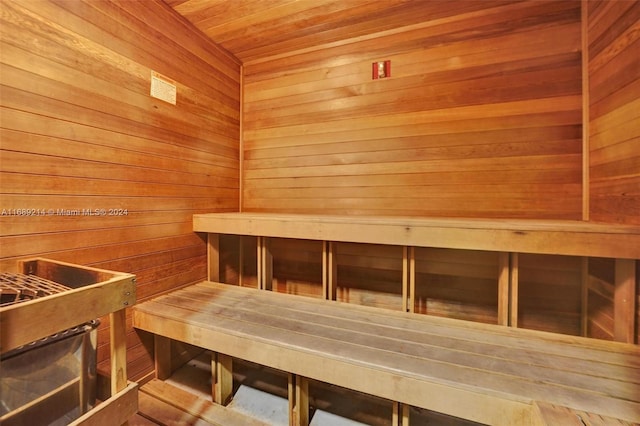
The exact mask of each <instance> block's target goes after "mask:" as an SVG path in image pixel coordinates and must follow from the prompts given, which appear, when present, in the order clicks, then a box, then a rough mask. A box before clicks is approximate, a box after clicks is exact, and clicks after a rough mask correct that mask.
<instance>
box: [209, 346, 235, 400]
mask: <svg viewBox="0 0 640 426" xmlns="http://www.w3.org/2000/svg"><path fill="white" fill-rule="evenodd" d="M211 373H212V375H213V381H212V393H213V402H215V403H216V404H220V405H227V404H228V403H229V401H230V400H231V396H232V394H233V358H231V357H230V356H228V355H224V354H221V353H213V354H212V355H211Z"/></svg>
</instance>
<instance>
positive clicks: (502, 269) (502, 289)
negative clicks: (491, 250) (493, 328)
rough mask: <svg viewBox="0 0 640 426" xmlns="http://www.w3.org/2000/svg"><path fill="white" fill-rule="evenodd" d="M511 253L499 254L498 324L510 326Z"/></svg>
mask: <svg viewBox="0 0 640 426" xmlns="http://www.w3.org/2000/svg"><path fill="white" fill-rule="evenodd" d="M510 272H511V269H510V262H509V253H505V252H502V253H499V254H498V324H499V325H509V302H510V299H509V276H510Z"/></svg>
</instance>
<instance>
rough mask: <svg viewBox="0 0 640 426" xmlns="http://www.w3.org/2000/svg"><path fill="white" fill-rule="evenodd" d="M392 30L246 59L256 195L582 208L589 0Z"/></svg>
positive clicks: (370, 208) (294, 208)
mask: <svg viewBox="0 0 640 426" xmlns="http://www.w3.org/2000/svg"><path fill="white" fill-rule="evenodd" d="M188 3H189V2H187V3H184V4H183V5H187V4H188ZM470 4H472V6H473V8H474V10H473V11H470V10H469V7H470ZM412 5H413V7H415V8H417V9H420V8H425V9H431V8H435V9H437V6H438V5H439V3H438V2H412ZM471 23H473V24H472V27H473V31H471V30H470V29H469V28H471V27H470V25H471ZM379 35H380V37H378V38H373V37H371V38H354V39H352V40H351V42H350V43H341V44H339V45H338V44H336V45H330V44H328V45H325V46H324V48H323V49H321V50H319V49H315V50H313V49H307V50H304V51H299V52H297V53H296V52H294V53H291V54H289V55H280V56H277V57H273V58H271V59H270V60H260V61H254V62H247V63H245V65H244V67H243V70H244V76H243V78H244V102H243V146H244V150H243V169H244V171H243V194H242V197H243V209H244V210H245V211H254V212H292V213H317V212H320V211H321V212H322V213H324V214H369V215H410V216H457V217H460V216H467V217H469V216H471V217H522V218H556V219H579V218H581V208H582V207H581V200H582V195H581V193H582V184H581V170H582V165H581V151H582V147H581V123H582V118H581V96H580V93H581V62H580V49H581V31H580V4H579V3H578V2H524V3H516V4H501V3H494V2H471V3H467V2H455V3H454V5H453V7H452V9H451V10H450V13H449V15H448V16H446V17H441V18H440V19H438V18H437V17H434V18H433V19H431V20H429V21H428V22H426V23H424V24H422V25H416V26H409V27H405V28H404V31H392V32H385V33H380V34H379ZM382 59H388V60H391V63H392V65H391V69H392V71H391V75H392V76H391V77H390V78H388V79H383V80H371V63H372V62H373V61H377V60H382Z"/></svg>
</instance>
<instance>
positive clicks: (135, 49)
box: [0, 0, 239, 379]
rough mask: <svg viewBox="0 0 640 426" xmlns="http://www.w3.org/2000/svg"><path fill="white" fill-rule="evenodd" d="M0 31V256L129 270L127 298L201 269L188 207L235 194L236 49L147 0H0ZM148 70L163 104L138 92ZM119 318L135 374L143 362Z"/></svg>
mask: <svg viewBox="0 0 640 426" xmlns="http://www.w3.org/2000/svg"><path fill="white" fill-rule="evenodd" d="M0 42H1V48H0V49H1V51H2V57H1V58H2V59H1V61H0V67H1V68H0V73H1V75H2V79H1V84H2V86H1V87H0V90H1V91H0V98H1V99H0V108H1V110H0V180H1V182H2V186H1V193H0V197H1V198H0V209H2V212H3V214H2V216H1V217H0V227H1V233H0V234H1V236H0V246H1V249H0V266H2V268H3V269H11V268H13V267H14V266H13V265H14V264H15V260H16V259H18V258H23V257H28V256H45V257H50V258H53V259H59V260H64V261H70V262H76V263H80V264H87V265H95V266H98V267H104V268H110V269H115V270H120V271H125V272H131V273H134V274H136V275H137V283H138V287H137V296H138V300H144V299H146V298H149V297H152V296H154V295H157V294H159V293H161V292H165V291H168V290H171V289H173V288H176V287H180V286H183V285H186V284H189V283H192V282H195V281H199V280H202V279H204V278H205V277H206V245H205V241H204V240H203V239H202V238H200V237H199V236H198V235H196V234H194V233H193V232H192V227H191V218H192V215H193V214H194V213H198V212H211V211H236V210H237V206H238V200H239V190H238V188H239V171H238V159H239V153H238V151H239V147H238V135H239V65H238V63H237V62H236V60H235V59H234V58H233V57H231V56H230V55H228V54H227V53H224V52H223V51H221V50H220V49H219V48H218V47H217V46H215V45H214V44H212V43H211V42H210V41H209V40H207V39H205V38H204V37H203V36H202V35H201V34H200V33H198V32H197V31H195V30H193V29H192V27H190V26H189V25H188V24H186V22H185V21H183V20H182V19H181V18H179V17H178V16H177V15H175V13H173V11H172V10H171V9H169V8H168V6H166V5H165V4H164V3H162V2H159V1H145V2H133V1H109V2H107V1H86V2H85V1H79V0H78V1H39V0H24V1H18V0H16V1H6V2H2V4H1V5H0ZM152 70H153V71H156V72H159V73H160V74H162V75H164V76H166V77H167V78H170V79H172V80H174V81H175V82H176V83H177V105H175V106H174V105H170V104H168V103H164V102H162V101H159V100H157V99H154V98H151V97H150V96H149V85H150V74H151V71H152ZM112 209H115V210H112ZM87 211H91V212H93V213H95V212H96V211H97V212H98V215H95V214H94V215H88V214H87ZM125 212H126V213H125ZM112 213H120V214H119V215H113V214H112ZM104 322H105V324H103V326H104V325H106V323H108V321H104ZM127 327H128V336H127V345H128V347H129V350H128V359H129V374H130V376H131V377H133V378H134V379H135V378H138V377H142V376H143V375H144V374H146V373H147V372H148V371H150V370H151V369H152V368H153V364H152V361H151V357H150V356H149V342H146V344H143V343H145V339H147V337H146V336H142V335H138V334H137V333H135V332H134V331H133V329H132V327H131V323H130V319H129V320H128V326H127ZM104 330H105V328H104V327H102V328H101V333H100V337H101V338H100V342H99V344H100V348H99V353H98V357H99V362H100V363H101V364H102V365H105V364H106V365H108V359H107V358H108V347H107V346H105V345H106V344H107V342H108V333H106V334H105V333H104V332H103V331H104ZM147 340H148V339H147ZM105 349H106V350H105Z"/></svg>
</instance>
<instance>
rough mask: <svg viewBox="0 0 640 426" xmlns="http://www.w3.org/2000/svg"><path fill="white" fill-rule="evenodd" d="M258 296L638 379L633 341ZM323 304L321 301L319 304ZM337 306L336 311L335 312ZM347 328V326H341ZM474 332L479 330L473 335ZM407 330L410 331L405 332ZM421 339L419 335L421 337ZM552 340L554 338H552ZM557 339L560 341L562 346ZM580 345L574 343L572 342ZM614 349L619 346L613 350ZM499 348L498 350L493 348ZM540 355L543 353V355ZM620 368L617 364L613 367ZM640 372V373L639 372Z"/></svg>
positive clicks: (222, 293) (226, 290) (223, 290)
mask: <svg viewBox="0 0 640 426" xmlns="http://www.w3.org/2000/svg"><path fill="white" fill-rule="evenodd" d="M198 287H205V288H213V289H216V297H220V298H225V297H229V298H235V299H236V300H237V301H238V303H240V302H242V303H243V304H245V303H248V302H249V301H251V300H254V299H253V298H252V297H251V296H252V294H246V292H243V291H237V290H236V288H237V287H234V286H224V287H220V284H217V283H211V282H206V281H205V282H202V283H199V284H197V285H196V286H195V287H194V288H193V289H192V292H197V291H198V290H197V288H198ZM259 296H260V297H259V300H261V301H264V304H265V305H268V306H270V307H273V308H278V309H287V310H291V311H294V312H302V313H304V314H315V315H319V316H321V317H331V318H338V319H339V320H340V321H345V322H346V323H347V324H348V323H349V322H348V321H351V322H355V323H357V324H368V325H374V326H375V325H383V326H384V328H385V329H387V330H393V332H394V333H396V335H397V336H398V338H401V336H404V337H402V338H407V336H418V335H423V336H426V337H425V339H428V340H429V342H430V343H433V342H434V339H444V340H445V341H446V344H447V345H450V344H451V339H454V341H458V342H466V343H467V344H468V345H474V344H481V345H482V346H483V349H482V351H483V353H485V354H492V355H495V356H502V355H500V354H501V353H504V356H505V357H506V358H509V357H513V356H514V355H517V356H519V357H522V356H523V354H525V353H524V352H522V350H526V354H531V355H532V358H531V359H529V358H526V359H525V360H526V362H529V363H536V362H541V363H542V365H550V364H553V366H555V367H556V368H557V367H558V360H557V359H554V360H553V361H549V360H550V359H551V358H550V356H551V355H557V356H560V357H562V358H567V359H568V362H569V363H570V366H569V368H572V367H573V368H575V363H574V362H573V361H572V360H571V359H572V358H577V359H580V360H585V359H587V360H589V361H591V360H593V362H592V364H590V365H588V367H589V371H592V372H593V369H597V367H598V366H603V367H605V368H606V373H604V374H605V375H609V374H611V371H612V369H611V366H617V367H620V372H621V374H620V375H621V376H622V377H627V378H629V380H630V381H634V382H636V383H637V382H638V381H639V380H640V378H639V377H638V376H637V374H638V371H639V369H640V347H638V346H634V345H629V344H618V343H615V342H606V345H605V346H603V345H602V342H600V341H596V340H593V339H585V338H581V337H575V336H561V337H558V335H556V334H551V333H546V332H540V331H533V330H524V329H518V330H513V329H509V328H507V327H495V326H492V325H486V324H478V323H472V322H466V321H460V320H451V319H448V318H439V317H432V316H428V317H427V316H422V315H407V314H405V313H402V312H395V311H388V310H381V309H379V308H370V307H367V306H360V305H351V304H344V303H340V302H326V301H319V300H318V299H312V298H307V297H298V296H292V295H286V294H274V293H269V292H266V293H261V294H259ZM319 302H320V303H319ZM334 307H335V311H334ZM341 326H342V325H341ZM470 330H474V331H478V333H470V332H469V331H470ZM403 333H407V334H406V335H405V334H403ZM523 335H524V336H533V337H534V340H531V339H523V338H522V337H523ZM416 338H418V337H416ZM547 339H549V340H547ZM558 342H561V344H560V345H559V344H558ZM573 343H575V345H574V344H573ZM612 347H613V348H615V350H612ZM494 351H496V352H494ZM538 355H541V357H538ZM613 370H614V371H615V370H616V369H615V368H614V369H613ZM633 373H635V374H636V375H635V376H634V374H633Z"/></svg>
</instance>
